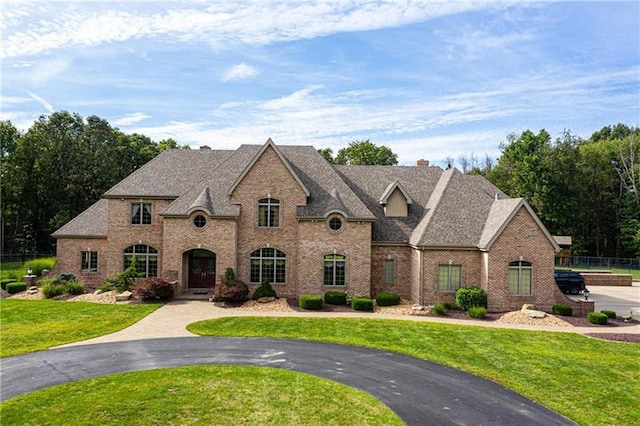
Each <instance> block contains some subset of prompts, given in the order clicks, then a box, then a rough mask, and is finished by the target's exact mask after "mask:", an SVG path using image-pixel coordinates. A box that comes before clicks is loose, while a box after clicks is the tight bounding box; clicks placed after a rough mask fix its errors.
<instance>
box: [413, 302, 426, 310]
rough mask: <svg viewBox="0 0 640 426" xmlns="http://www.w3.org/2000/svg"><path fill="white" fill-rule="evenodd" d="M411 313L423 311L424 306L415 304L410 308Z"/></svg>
mask: <svg viewBox="0 0 640 426" xmlns="http://www.w3.org/2000/svg"><path fill="white" fill-rule="evenodd" d="M411 310H412V311H424V306H422V305H421V304H419V303H415V304H414V305H413V306H412V307H411Z"/></svg>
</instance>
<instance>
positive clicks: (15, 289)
mask: <svg viewBox="0 0 640 426" xmlns="http://www.w3.org/2000/svg"><path fill="white" fill-rule="evenodd" d="M26 289H27V285H26V284H25V283H8V284H7V286H6V290H7V293H9V294H15V293H20V292H21V291H25V290H26Z"/></svg>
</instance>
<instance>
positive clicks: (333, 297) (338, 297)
mask: <svg viewBox="0 0 640 426" xmlns="http://www.w3.org/2000/svg"><path fill="white" fill-rule="evenodd" d="M324 301H325V303H327V304H329V305H346V304H347V293H346V292H345V291H327V292H325V293H324Z"/></svg>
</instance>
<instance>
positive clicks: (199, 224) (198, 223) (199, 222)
mask: <svg viewBox="0 0 640 426" xmlns="http://www.w3.org/2000/svg"><path fill="white" fill-rule="evenodd" d="M206 224H207V218H206V217H204V216H202V215H201V214H199V215H198V216H196V217H194V218H193V225H194V226H195V227H196V228H204V226H205V225H206Z"/></svg>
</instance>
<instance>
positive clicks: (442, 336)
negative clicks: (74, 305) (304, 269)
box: [188, 317, 640, 425]
mask: <svg viewBox="0 0 640 426" xmlns="http://www.w3.org/2000/svg"><path fill="white" fill-rule="evenodd" d="M188 329H189V330H190V331H191V332H193V333H196V334H201V335H208V336H247V337H281V338H294V339H306V340H320V341H328V342H336V343H344V344H351V345H358V346H365V347H371V348H378V349H383V350H389V351H395V352H400V353H404V354H407V355H411V356H414V357H417V358H422V359H426V360H430V361H434V362H437V363H440V364H443V365H448V366H451V367H454V368H459V369H462V370H465V371H468V372H470V373H473V374H477V375H479V376H482V377H485V378H488V379H490V380H493V381H495V382H498V383H501V384H503V385H505V386H507V387H508V388H511V389H513V390H515V391H516V392H519V393H520V394H522V395H525V396H527V397H529V398H531V399H533V400H535V401H538V402H539V403H541V404H542V405H544V406H546V407H549V408H551V409H552V410H554V411H556V412H558V413H561V414H564V415H565V416H567V417H569V418H571V419H572V420H574V421H576V422H577V423H579V424H581V425H601V424H602V425H604V424H619V425H631V424H640V368H639V366H640V344H629V343H616V342H605V341H601V340H596V339H590V338H587V337H584V336H581V335H577V334H573V333H562V332H557V333H554V332H533V331H524V330H507V329H493V328H483V327H474V326H459V325H449V324H436V323H428V322H414V321H404V320H386V319H384V320H383V319H381V320H378V319H357V318H284V317H280V318H277V317H276V318H273V317H251V318H248V317H232V318H221V319H217V320H208V321H201V322H197V323H193V324H191V325H189V327H188Z"/></svg>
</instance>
